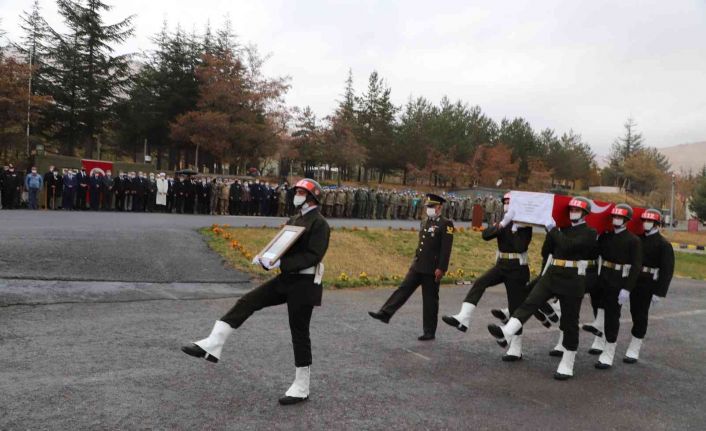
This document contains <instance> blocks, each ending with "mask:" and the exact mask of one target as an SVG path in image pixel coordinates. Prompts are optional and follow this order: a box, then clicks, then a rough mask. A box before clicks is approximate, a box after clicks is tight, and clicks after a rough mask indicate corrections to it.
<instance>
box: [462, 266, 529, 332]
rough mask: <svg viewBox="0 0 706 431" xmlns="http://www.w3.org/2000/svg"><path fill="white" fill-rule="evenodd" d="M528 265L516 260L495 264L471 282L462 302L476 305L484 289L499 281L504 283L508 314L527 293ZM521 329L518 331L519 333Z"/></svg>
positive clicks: (521, 301) (513, 310) (519, 303)
mask: <svg viewBox="0 0 706 431" xmlns="http://www.w3.org/2000/svg"><path fill="white" fill-rule="evenodd" d="M529 276H530V273H529V267H528V266H527V265H520V264H519V263H518V262H517V260H515V261H514V263H513V262H507V263H504V264H503V266H500V265H495V266H494V267H492V268H490V269H489V270H488V271H486V272H485V273H484V274H483V275H481V276H480V277H478V279H477V280H476V281H475V282H474V283H473V287H471V290H469V291H468V294H467V295H466V299H465V300H464V302H470V303H471V304H473V305H478V302H479V301H480V299H481V297H482V296H483V293H485V290H486V289H487V288H489V287H491V286H495V285H497V284H500V283H504V284H505V291H506V293H507V307H508V309H509V310H510V314H511V315H512V313H514V312H515V310H517V307H519V306H520V305H521V304H522V303H523V302H524V300H525V299H526V298H527V295H528V294H529V289H528V287H527V282H528V281H529ZM521 333H522V330H520V332H518V334H521Z"/></svg>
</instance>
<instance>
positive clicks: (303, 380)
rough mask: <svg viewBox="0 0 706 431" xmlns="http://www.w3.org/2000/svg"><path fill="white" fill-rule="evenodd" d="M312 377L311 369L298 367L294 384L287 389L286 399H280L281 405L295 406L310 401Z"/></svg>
mask: <svg viewBox="0 0 706 431" xmlns="http://www.w3.org/2000/svg"><path fill="white" fill-rule="evenodd" d="M310 376H311V369H310V367H297V372H296V375H295V377H294V383H292V386H290V387H289V389H287V392H286V393H285V394H284V397H282V398H280V400H279V402H280V404H295V403H298V402H300V401H304V400H306V399H308V398H309V378H310Z"/></svg>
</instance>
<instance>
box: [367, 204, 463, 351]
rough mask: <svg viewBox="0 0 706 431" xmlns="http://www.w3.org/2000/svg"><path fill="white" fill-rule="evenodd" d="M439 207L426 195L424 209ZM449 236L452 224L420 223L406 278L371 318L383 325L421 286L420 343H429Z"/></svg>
mask: <svg viewBox="0 0 706 431" xmlns="http://www.w3.org/2000/svg"><path fill="white" fill-rule="evenodd" d="M442 203H443V199H442V198H441V197H439V196H437V195H433V194H429V195H428V200H427V206H429V205H440V204H442ZM453 235H454V225H453V222H452V221H451V220H448V219H446V218H444V217H442V216H439V217H435V218H428V219H427V220H425V221H424V222H422V223H421V229H420V231H419V244H418V245H417V249H416V252H415V256H414V260H413V262H412V265H411V266H410V268H409V271H408V272H407V275H406V276H405V278H404V280H403V281H402V284H401V285H400V287H399V288H397V290H395V291H394V292H393V293H392V295H391V296H390V298H389V299H388V300H387V301H386V302H385V304H384V305H383V306H382V308H381V309H380V311H379V312H377V313H373V312H371V313H370V314H371V316H373V317H374V318H376V319H379V320H382V321H384V322H387V321H389V319H390V318H391V317H392V316H393V315H394V314H395V312H396V311H397V310H399V309H400V307H402V305H404V303H405V302H407V300H408V299H409V297H410V296H412V293H414V291H415V290H416V289H417V287H419V286H420V285H421V286H422V299H423V302H424V311H423V328H424V335H423V336H422V337H420V339H425V340H428V339H433V338H434V336H435V334H436V326H437V321H438V313H439V285H440V281H441V276H443V274H444V273H446V270H447V269H448V267H449V259H450V257H451V248H452V246H453Z"/></svg>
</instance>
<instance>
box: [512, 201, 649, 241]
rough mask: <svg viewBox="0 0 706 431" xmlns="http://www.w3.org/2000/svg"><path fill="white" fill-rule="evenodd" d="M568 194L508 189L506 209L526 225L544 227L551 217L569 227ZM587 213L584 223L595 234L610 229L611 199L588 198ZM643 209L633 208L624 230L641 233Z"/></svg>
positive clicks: (611, 224)
mask: <svg viewBox="0 0 706 431" xmlns="http://www.w3.org/2000/svg"><path fill="white" fill-rule="evenodd" d="M571 199H573V197H572V196H564V195H555V194H552V193H534V192H518V191H512V192H510V209H513V210H514V211H515V216H514V220H515V221H518V222H524V223H529V224H535V225H540V226H546V225H547V223H548V222H549V221H550V220H553V221H554V223H556V225H557V226H558V227H567V226H571V221H570V220H569V202H570V201H571ZM589 200H590V201H591V213H590V214H589V215H588V216H587V217H586V223H587V224H588V225H589V226H591V227H592V228H594V229H596V230H597V231H598V233H604V232H606V231H609V230H611V229H612V228H613V220H612V217H611V214H610V211H611V210H612V209H613V207H615V204H614V203H612V202H603V201H597V200H592V199H589ZM644 211H645V210H644V208H635V207H634V208H633V217H632V220H631V221H630V222H629V223H628V229H629V230H630V231H631V232H633V233H635V234H637V235H640V234H642V223H641V222H640V215H641V214H642V213H643V212H644Z"/></svg>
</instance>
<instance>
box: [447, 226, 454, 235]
mask: <svg viewBox="0 0 706 431" xmlns="http://www.w3.org/2000/svg"><path fill="white" fill-rule="evenodd" d="M446 233H447V234H449V235H453V234H454V228H453V226H446Z"/></svg>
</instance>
